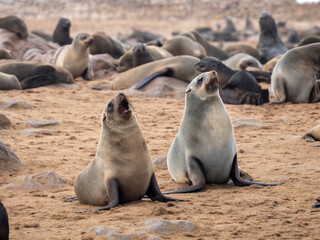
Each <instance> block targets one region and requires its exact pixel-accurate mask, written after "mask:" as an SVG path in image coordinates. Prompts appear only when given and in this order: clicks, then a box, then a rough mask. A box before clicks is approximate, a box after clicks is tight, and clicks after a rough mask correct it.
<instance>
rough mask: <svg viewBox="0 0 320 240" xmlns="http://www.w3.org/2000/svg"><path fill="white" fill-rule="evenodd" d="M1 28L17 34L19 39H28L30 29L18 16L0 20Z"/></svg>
mask: <svg viewBox="0 0 320 240" xmlns="http://www.w3.org/2000/svg"><path fill="white" fill-rule="evenodd" d="M0 28H4V29H6V30H7V31H9V32H13V33H15V34H16V35H17V36H18V37H19V38H27V37H28V29H27V26H26V24H25V23H24V21H23V20H21V19H20V18H18V17H16V16H7V17H4V18H0Z"/></svg>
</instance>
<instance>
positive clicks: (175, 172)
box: [167, 71, 275, 193]
mask: <svg viewBox="0 0 320 240" xmlns="http://www.w3.org/2000/svg"><path fill="white" fill-rule="evenodd" d="M218 89H219V76H218V74H217V72H215V71H212V72H206V73H202V74H200V75H199V76H197V77H196V78H195V79H194V80H192V82H191V83H190V84H189V86H188V88H187V90H186V97H185V111H184V114H183V116H182V120H181V123H180V128H179V131H178V134H177V136H176V138H175V140H174V142H173V143H172V145H171V147H170V149H169V152H168V158H167V163H168V169H169V172H170V175H171V176H172V178H173V179H174V180H175V181H176V182H180V183H191V184H192V187H190V188H187V189H181V190H175V191H171V192H169V193H186V192H194V191H198V190H200V189H202V188H203V187H204V186H205V184H206V183H207V184H211V183H218V184H224V183H227V182H228V181H229V179H230V178H231V179H232V181H233V182H234V184H235V185H237V186H248V185H251V184H259V185H263V186H273V185H275V184H265V183H258V182H250V181H246V180H243V179H242V178H241V177H240V175H239V168H238V162H237V147H236V140H235V136H234V132H233V127H232V123H231V119H230V116H229V114H228V112H227V110H226V108H225V106H224V104H223V102H222V101H221V98H220V96H219V91H218Z"/></svg>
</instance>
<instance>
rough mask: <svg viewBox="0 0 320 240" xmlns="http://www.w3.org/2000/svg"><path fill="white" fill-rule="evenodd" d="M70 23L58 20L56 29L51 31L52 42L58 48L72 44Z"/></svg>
mask: <svg viewBox="0 0 320 240" xmlns="http://www.w3.org/2000/svg"><path fill="white" fill-rule="evenodd" d="M70 26H71V22H70V20H69V19H67V18H60V20H59V22H58V24H57V26H56V28H55V29H54V31H53V35H52V41H53V42H55V43H58V44H59V45H60V46H64V45H67V44H71V43H72V38H71V37H70Z"/></svg>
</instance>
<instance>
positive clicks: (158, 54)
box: [116, 46, 173, 72]
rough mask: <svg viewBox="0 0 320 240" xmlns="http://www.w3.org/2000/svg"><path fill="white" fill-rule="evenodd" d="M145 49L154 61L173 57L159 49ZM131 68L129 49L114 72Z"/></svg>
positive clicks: (130, 52)
mask: <svg viewBox="0 0 320 240" xmlns="http://www.w3.org/2000/svg"><path fill="white" fill-rule="evenodd" d="M146 49H147V51H148V52H149V53H150V55H151V57H152V58H154V60H160V59H164V58H169V57H173V55H172V54H171V53H169V52H168V51H167V50H165V49H163V48H160V47H156V46H146ZM133 67H134V66H133V48H130V49H128V50H127V51H126V52H125V53H124V54H123V55H122V56H121V58H120V59H119V65H118V66H117V68H116V70H117V72H125V71H127V70H129V69H131V68H133Z"/></svg>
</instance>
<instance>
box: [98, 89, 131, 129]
mask: <svg viewBox="0 0 320 240" xmlns="http://www.w3.org/2000/svg"><path fill="white" fill-rule="evenodd" d="M132 119H133V113H132V106H131V103H130V101H129V100H128V98H127V97H126V95H124V94H123V93H119V94H118V95H117V96H116V97H115V98H113V99H112V100H111V101H110V102H109V103H108V105H107V107H106V108H105V109H104V111H103V114H102V122H103V124H106V125H108V126H112V125H119V124H121V123H123V124H125V123H127V122H129V121H131V120H132Z"/></svg>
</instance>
